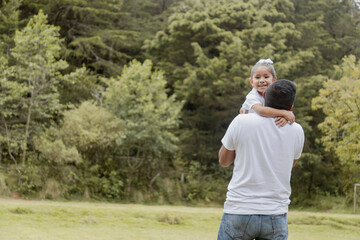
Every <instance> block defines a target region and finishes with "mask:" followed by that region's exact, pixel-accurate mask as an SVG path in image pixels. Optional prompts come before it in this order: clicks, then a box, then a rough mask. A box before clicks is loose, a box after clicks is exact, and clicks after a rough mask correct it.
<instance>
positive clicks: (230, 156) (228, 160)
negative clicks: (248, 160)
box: [219, 145, 235, 167]
mask: <svg viewBox="0 0 360 240" xmlns="http://www.w3.org/2000/svg"><path fill="white" fill-rule="evenodd" d="M234 160H235V151H230V150H227V149H226V148H225V147H224V145H222V146H221V148H220V150H219V164H220V166H222V167H228V166H230V165H231V164H232V163H233V162H234Z"/></svg>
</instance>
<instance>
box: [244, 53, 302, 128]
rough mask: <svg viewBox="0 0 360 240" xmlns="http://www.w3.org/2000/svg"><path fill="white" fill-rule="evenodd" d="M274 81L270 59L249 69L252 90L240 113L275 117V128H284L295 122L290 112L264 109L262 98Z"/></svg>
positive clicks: (261, 61) (274, 73)
mask: <svg viewBox="0 0 360 240" xmlns="http://www.w3.org/2000/svg"><path fill="white" fill-rule="evenodd" d="M275 81H276V72H275V68H274V66H273V61H271V59H269V58H268V59H260V60H259V61H258V62H257V63H256V64H255V65H254V66H253V67H252V69H251V73H250V83H251V85H252V87H253V89H252V90H251V91H250V92H249V93H248V95H247V96H246V100H245V102H244V103H243V105H242V107H241V109H240V114H241V113H253V112H255V113H257V114H259V115H261V116H264V117H277V118H276V120H275V123H276V125H277V126H281V127H282V126H285V124H286V123H288V122H290V124H292V123H293V122H295V115H294V114H293V112H292V111H287V110H279V109H275V108H270V107H265V106H264V103H265V100H264V96H265V91H266V89H267V87H268V86H269V85H270V84H271V83H272V82H275Z"/></svg>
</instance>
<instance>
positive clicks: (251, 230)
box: [217, 213, 288, 240]
mask: <svg viewBox="0 0 360 240" xmlns="http://www.w3.org/2000/svg"><path fill="white" fill-rule="evenodd" d="M287 238H288V225H287V214H286V213H285V214H281V215H237V214H227V213H224V215H223V217H222V219H221V223H220V228H219V233H218V237H217V239H218V240H230V239H235V240H253V239H256V240H265V239H272V240H286V239H287Z"/></svg>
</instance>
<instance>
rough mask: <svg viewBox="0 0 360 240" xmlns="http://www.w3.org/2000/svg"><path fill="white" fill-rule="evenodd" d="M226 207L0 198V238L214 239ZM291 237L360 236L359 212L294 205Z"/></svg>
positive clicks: (302, 239) (299, 239)
mask: <svg viewBox="0 0 360 240" xmlns="http://www.w3.org/2000/svg"><path fill="white" fill-rule="evenodd" d="M221 216H222V208H210V207H184V206H146V205H132V204H107V203H84V202H53V201H25V200H10V199H0V239H1V240H45V239H46V240H60V239H61V240H72V239H74V240H75V239H76V240H80V239H81V240H95V239H96V240H113V239H116V240H120V239H157V240H158V239H171V240H173V239H178V240H180V239H181V240H187V239H189V240H191V239H196V240H198V239H200V240H201V239H216V236H217V230H218V227H219V223H220V219H221ZM288 222H289V231H290V235H289V239H290V240H312V239H317V240H322V239H324V240H332V239H334V240H335V239H347V240H359V239H360V215H352V214H328V213H313V212H302V211H291V212H290V213H289V217H288Z"/></svg>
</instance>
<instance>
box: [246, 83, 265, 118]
mask: <svg viewBox="0 0 360 240" xmlns="http://www.w3.org/2000/svg"><path fill="white" fill-rule="evenodd" d="M255 104H261V105H262V106H264V104H265V99H264V98H263V96H261V95H260V94H259V93H258V91H256V89H255V88H253V89H252V90H251V91H250V92H249V93H248V94H247V95H246V100H245V102H244V103H243V105H242V109H243V110H244V111H245V110H248V111H249V113H254V112H255V111H254V110H253V109H252V106H254V105H255Z"/></svg>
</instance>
